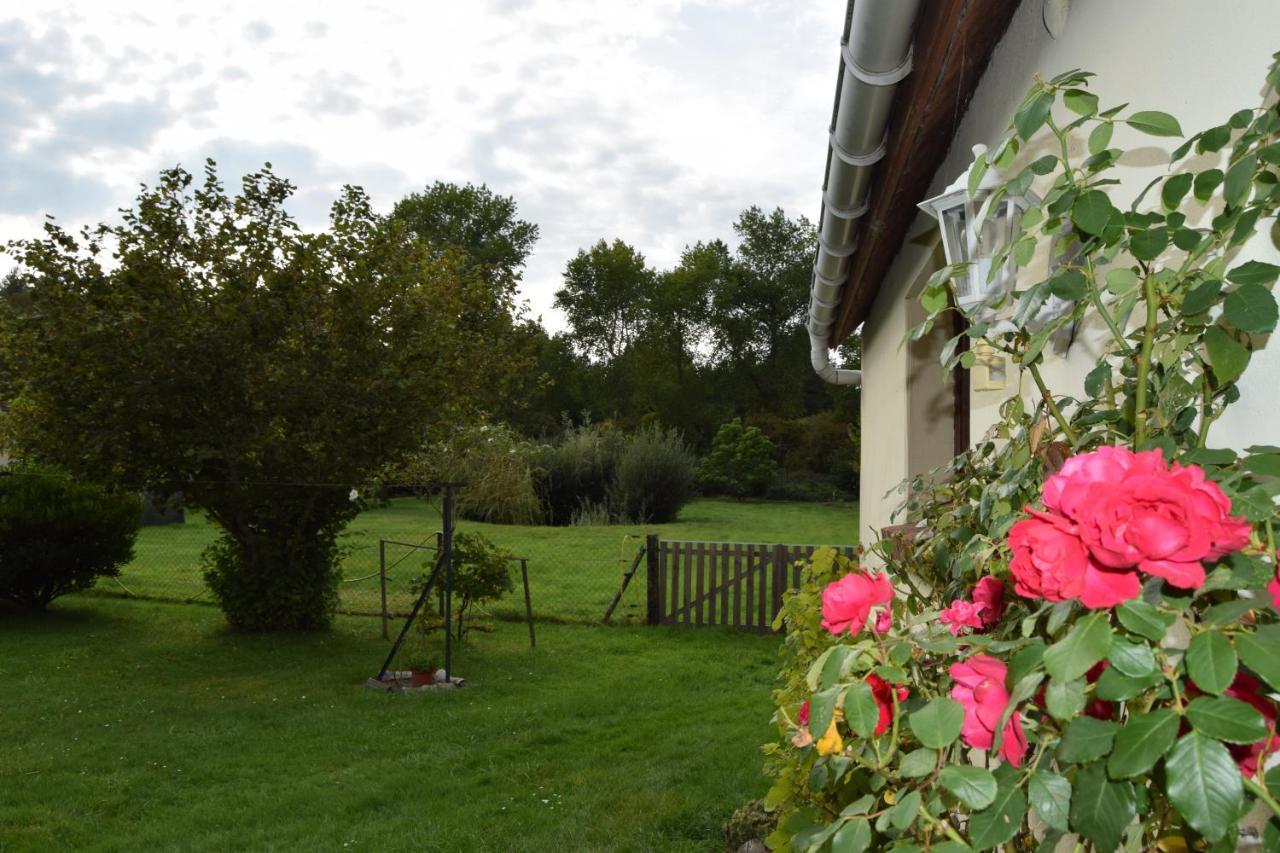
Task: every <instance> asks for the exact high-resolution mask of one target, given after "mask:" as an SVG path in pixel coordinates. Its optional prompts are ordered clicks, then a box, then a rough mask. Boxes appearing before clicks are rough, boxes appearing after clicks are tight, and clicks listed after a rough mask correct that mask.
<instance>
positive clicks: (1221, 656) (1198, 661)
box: [1187, 631, 1238, 693]
mask: <svg viewBox="0 0 1280 853" xmlns="http://www.w3.org/2000/svg"><path fill="white" fill-rule="evenodd" d="M1237 665H1238V663H1237V661H1236V651H1235V649H1233V648H1232V647H1231V641H1230V640H1228V639H1227V638H1226V636H1225V635H1224V634H1219V633H1218V632H1217V631H1205V632H1204V633H1203V634H1196V636H1194V637H1193V638H1192V639H1191V645H1189V646H1188V647H1187V675H1188V676H1190V678H1191V680H1192V681H1194V682H1195V683H1196V687H1199V688H1200V689H1201V690H1203V691H1204V692H1206V693H1221V692H1222V691H1223V690H1226V689H1227V688H1228V687H1230V686H1231V682H1232V680H1233V679H1234V678H1235V677H1236V667H1237Z"/></svg>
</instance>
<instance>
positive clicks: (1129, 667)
mask: <svg viewBox="0 0 1280 853" xmlns="http://www.w3.org/2000/svg"><path fill="white" fill-rule="evenodd" d="M1107 660H1109V661H1111V665H1112V666H1114V667H1115V668H1116V669H1118V670H1119V671H1120V672H1123V673H1124V674H1125V675H1128V676H1131V677H1133V678H1143V677H1145V676H1148V675H1150V674H1151V673H1153V672H1155V671H1156V658H1155V655H1154V654H1152V652H1151V647H1150V646H1148V645H1147V644H1146V643H1130V642H1128V641H1127V640H1119V639H1117V640H1113V641H1112V643H1111V651H1110V652H1108V653H1107Z"/></svg>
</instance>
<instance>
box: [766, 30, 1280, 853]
mask: <svg viewBox="0 0 1280 853" xmlns="http://www.w3.org/2000/svg"><path fill="white" fill-rule="evenodd" d="M1277 60H1278V62H1277V64H1276V65H1274V66H1273V67H1272V68H1271V69H1270V71H1269V74H1268V76H1267V84H1266V85H1267V92H1268V95H1267V100H1266V101H1265V103H1264V106H1263V107H1261V108H1258V109H1251V110H1241V111H1239V112H1236V113H1234V114H1233V115H1231V116H1230V117H1229V119H1228V120H1227V121H1226V122H1224V123H1223V124H1222V125H1220V126H1218V127H1214V128H1210V129H1209V130H1207V131H1204V132H1203V133H1199V134H1196V135H1195V136H1192V137H1191V138H1189V139H1187V140H1186V141H1185V142H1183V143H1182V144H1181V145H1179V146H1178V148H1177V149H1176V150H1175V151H1174V152H1173V157H1172V161H1173V164H1174V165H1173V169H1172V173H1171V174H1170V175H1169V176H1168V177H1166V178H1163V179H1162V180H1161V181H1159V182H1157V184H1156V185H1155V186H1153V187H1151V188H1149V190H1151V192H1144V193H1143V194H1142V195H1141V196H1139V198H1138V199H1137V200H1136V201H1135V202H1133V204H1132V205H1130V206H1129V207H1128V208H1127V209H1124V210H1122V209H1121V208H1119V207H1117V206H1116V205H1115V204H1114V203H1113V202H1112V199H1111V195H1110V194H1111V193H1113V192H1114V191H1115V190H1114V185H1116V184H1117V182H1116V181H1113V180H1111V179H1110V177H1109V175H1108V172H1109V170H1110V169H1111V168H1112V167H1113V166H1114V165H1115V163H1116V162H1117V160H1118V159H1119V157H1120V155H1121V153H1122V152H1121V151H1120V149H1118V148H1112V147H1110V140H1111V131H1112V129H1113V127H1114V125H1116V124H1119V123H1125V124H1127V125H1128V126H1129V127H1132V128H1135V129H1137V130H1139V131H1143V132H1146V133H1151V134H1155V135H1157V136H1181V135H1182V134H1181V129H1180V128H1179V127H1178V124H1177V121H1176V120H1175V119H1174V118H1173V117H1172V116H1168V115H1166V114H1164V113H1155V112H1150V111H1139V112H1127V113H1126V112H1124V109H1125V108H1115V109H1110V110H1103V109H1101V108H1100V105H1099V103H1098V99H1097V98H1096V97H1095V96H1094V95H1092V94H1091V93H1089V92H1088V91H1087V88H1086V86H1087V83H1088V79H1089V76H1090V75H1088V74H1086V73H1084V72H1070V73H1067V74H1064V75H1061V76H1059V77H1057V78H1054V79H1052V80H1048V81H1041V80H1037V82H1036V83H1035V85H1034V86H1033V87H1032V89H1031V90H1030V92H1029V93H1028V95H1027V97H1026V99H1025V100H1024V102H1023V104H1022V106H1021V107H1020V109H1019V112H1018V114H1017V116H1015V119H1014V121H1013V122H1012V124H1011V128H1010V131H1009V133H1008V135H1007V137H1006V138H1005V139H1004V140H1003V141H1002V143H1001V144H1000V145H998V146H995V147H994V148H993V149H992V151H991V152H990V154H988V155H983V156H980V157H979V159H978V161H977V162H976V163H975V167H974V169H973V170H972V179H973V181H974V185H976V182H977V181H979V180H981V177H982V174H983V172H984V171H985V170H987V169H988V168H990V167H992V166H999V167H1000V168H1002V169H1011V168H1012V167H1014V166H1015V165H1016V164H1017V163H1018V162H1019V161H1018V157H1019V152H1021V151H1024V150H1025V149H1028V148H1034V150H1035V151H1036V152H1037V154H1040V152H1043V151H1045V150H1053V151H1056V152H1058V153H1052V154H1043V156H1039V157H1038V159H1034V160H1032V161H1031V162H1030V163H1028V164H1027V165H1026V166H1025V167H1024V168H1022V169H1021V170H1018V171H1015V172H1014V173H1013V177H1011V178H1009V179H1008V180H1006V181H1005V182H1004V183H1003V184H1002V185H1001V187H1000V189H998V190H996V199H995V201H998V200H999V197H1000V196H1001V195H1003V194H1004V193H1013V194H1017V195H1025V194H1026V192H1027V190H1028V189H1030V188H1031V186H1032V183H1033V182H1035V181H1039V182H1040V183H1039V184H1037V193H1038V194H1039V195H1040V196H1041V197H1042V198H1043V201H1040V202H1038V203H1036V204H1034V205H1033V206H1032V207H1031V209H1030V210H1028V211H1027V213H1026V215H1025V216H1024V217H1023V221H1022V226H1023V231H1022V234H1021V235H1020V236H1018V238H1017V239H1016V241H1015V242H1014V243H1013V244H1012V245H1010V246H1008V247H1006V249H1005V250H1004V254H1003V255H1002V256H1001V257H997V258H996V259H995V263H993V264H992V268H993V269H999V268H1001V267H1002V266H1004V265H1005V263H1006V262H1007V263H1008V264H1011V265H1013V266H1014V267H1016V268H1018V269H1020V270H1022V272H1021V274H1020V275H1019V276H1018V283H1017V285H1016V287H1015V288H1014V289H1013V290H1012V292H1009V293H1005V294H998V293H997V294H996V295H993V296H992V297H991V299H990V300H989V302H988V303H987V304H984V305H982V306H979V308H977V309H975V310H973V311H971V312H967V313H966V315H965V317H964V320H965V324H964V329H965V331H964V332H963V333H962V335H964V336H968V337H971V338H974V339H982V340H984V341H985V342H986V343H988V344H989V345H991V346H993V347H995V348H996V349H998V350H1001V351H1003V353H1004V354H1005V355H1006V357H1007V358H1009V359H1010V360H1011V361H1012V362H1013V363H1014V364H1015V365H1017V366H1018V368H1019V369H1020V370H1021V371H1022V374H1023V376H1024V377H1026V378H1027V379H1028V381H1029V384H1030V385H1031V386H1033V387H1034V388H1035V394H1033V395H1029V396H1028V397H1027V398H1024V397H1023V396H1022V395H1015V396H1013V397H1011V398H1010V399H1009V400H1007V401H1006V402H1005V403H1004V405H1003V407H1002V408H1001V413H1000V420H999V422H998V423H997V424H996V426H995V427H994V428H993V430H992V432H991V434H989V435H988V436H986V437H985V438H984V439H983V440H982V441H981V442H979V443H978V445H977V446H975V447H974V448H973V449H971V450H970V451H968V452H967V453H965V454H963V455H962V456H959V457H957V458H956V459H954V460H953V461H952V462H950V463H949V464H948V465H946V466H944V468H943V469H941V470H939V471H935V472H932V473H931V474H930V475H928V476H921V477H918V478H916V479H915V480H913V481H912V482H910V483H909V484H907V488H906V489H905V493H906V494H908V495H909V497H908V499H907V500H906V502H905V503H904V506H903V508H902V512H903V514H904V515H905V522H906V525H905V526H904V527H903V528H899V529H906V530H909V531H910V532H909V534H905V535H903V534H899V535H897V536H895V537H890V538H885V539H881V540H880V541H878V542H875V543H873V544H872V545H871V546H870V551H871V552H872V554H871V556H872V557H873V558H874V560H875V561H878V562H879V563H882V564H883V565H884V567H885V571H883V572H881V571H879V570H871V569H868V568H865V567H864V566H863V565H860V563H861V562H863V561H857V562H855V561H851V560H848V559H846V558H843V557H840V556H838V555H836V554H835V553H834V552H832V551H830V550H819V551H818V552H816V553H815V554H814V555H813V558H812V560H811V561H810V562H809V564H808V565H806V566H804V567H803V572H802V584H801V586H800V588H799V589H797V590H795V591H793V592H791V593H788V594H787V596H786V598H785V600H784V604H783V609H782V612H781V614H780V615H779V619H778V625H779V627H783V626H785V628H786V629H787V636H786V641H785V644H784V657H785V661H786V662H785V665H784V668H783V672H782V679H781V684H780V686H779V687H778V689H777V691H776V694H775V696H776V699H777V713H776V715H775V721H776V722H777V725H778V731H779V738H778V739H777V741H776V742H774V743H770V744H767V745H766V747H765V750H766V752H767V753H768V755H769V758H768V770H769V772H770V774H771V775H772V777H773V786H772V789H771V791H770V793H769V795H768V797H767V799H766V804H767V806H768V807H769V808H770V809H772V810H774V811H775V812H776V813H777V814H778V817H779V822H778V828H777V830H776V832H774V834H773V835H771V836H770V837H769V839H768V843H769V844H770V846H771V847H772V848H773V849H775V850H794V851H827V850H830V851H833V853H843V851H854V853H857V851H863V850H871V849H874V850H898V851H923V850H930V851H948V853H954V852H955V851H965V850H987V849H1003V850H1016V851H1030V850H1044V851H1050V850H1055V849H1074V850H1077V851H1083V850H1093V851H1112V850H1116V849H1121V848H1123V849H1124V850H1126V851H1146V850H1157V849H1158V850H1165V851H1169V850H1212V851H1227V850H1234V849H1236V846H1237V843H1238V842H1239V840H1240V838H1241V832H1242V831H1250V832H1251V831H1254V830H1257V831H1259V832H1260V833H1261V835H1260V839H1259V841H1260V843H1261V845H1262V847H1263V849H1264V850H1267V851H1271V853H1276V851H1280V766H1277V765H1278V764H1280V760H1278V758H1277V757H1278V756H1280V734H1278V733H1277V718H1278V717H1280V702H1278V701H1277V697H1278V696H1280V621H1278V617H1280V568H1278V567H1277V542H1276V536H1275V531H1276V527H1277V524H1280V513H1277V509H1276V504H1275V500H1274V499H1275V497H1276V496H1277V495H1280V448H1277V447H1267V446H1256V447H1251V448H1248V449H1247V450H1244V451H1243V452H1238V451H1234V450H1227V449H1221V448H1213V447H1212V446H1211V444H1210V441H1209V438H1210V432H1211V428H1212V426H1213V423H1214V422H1215V421H1216V420H1217V419H1218V418H1219V417H1220V416H1221V414H1222V412H1223V411H1224V410H1225V409H1226V407H1228V406H1229V405H1231V404H1232V403H1233V402H1235V401H1236V400H1237V399H1238V398H1239V396H1240V392H1239V389H1238V386H1237V382H1238V380H1239V378H1240V376H1241V375H1242V374H1243V372H1244V370H1245V368H1246V367H1247V365H1248V362H1249V360H1250V357H1251V354H1252V353H1253V352H1254V351H1255V350H1256V349H1257V348H1259V347H1261V346H1263V345H1264V344H1265V343H1266V336H1267V335H1268V334H1270V333H1271V332H1272V331H1273V330H1274V328H1275V326H1276V323H1277V318H1278V317H1280V311H1278V310H1277V306H1276V301H1275V299H1274V297H1273V296H1272V294H1271V288H1272V286H1273V285H1274V283H1275V282H1276V280H1277V278H1280V267H1277V266H1275V265H1273V264H1270V263H1266V262H1263V261H1258V260H1248V261H1244V262H1240V261H1239V260H1238V259H1237V258H1236V255H1237V254H1238V253H1239V250H1240V247H1241V246H1242V245H1243V244H1244V243H1245V242H1246V241H1248V240H1249V239H1250V238H1251V237H1254V236H1255V235H1258V238H1259V239H1265V237H1266V236H1267V235H1268V234H1270V235H1271V237H1272V239H1273V242H1276V243H1277V245H1280V223H1277V221H1276V214H1277V210H1278V209H1280V110H1278V109H1277V107H1276V100H1277V98H1276V96H1277V94H1278V92H1277V89H1280V55H1278V56H1277ZM1042 128H1044V129H1046V133H1047V135H1048V137H1049V139H1048V141H1049V143H1050V145H1049V146H1048V147H1047V148H1046V147H1045V146H1043V145H1039V144H1036V145H1034V146H1033V145H1031V144H1030V143H1029V140H1030V138H1031V137H1032V136H1033V135H1034V134H1036V133H1037V132H1038V131H1040V130H1041V129H1042ZM1077 135H1079V136H1083V137H1084V138H1085V140H1086V142H1085V145H1084V147H1085V149H1086V150H1087V152H1088V153H1087V155H1083V156H1073V154H1072V152H1073V151H1078V150H1079V148H1078V147H1076V148H1073V146H1072V141H1073V139H1074V138H1075V137H1076V136H1077ZM1037 143H1038V140H1037ZM1193 152H1194V155H1195V156H1194V157H1191V156H1190V155H1191V154H1192V153H1193ZM1215 157H1216V159H1217V162H1216V163H1215V162H1214V160H1215ZM1024 159H1029V158H1024ZM1148 197H1150V200H1147V199H1148ZM995 201H993V202H992V204H994V203H995ZM1183 208H1187V209H1188V210H1189V212H1184V210H1183ZM1041 248H1047V249H1048V250H1049V252H1048V254H1050V255H1051V256H1052V257H1056V258H1059V260H1058V261H1057V262H1055V263H1053V264H1050V265H1048V272H1047V273H1046V274H1045V275H1044V276H1043V277H1039V276H1036V275H1033V274H1032V272H1031V271H1032V269H1033V264H1032V261H1033V259H1034V258H1036V257H1037V256H1040V257H1043V255H1044V254H1045V253H1044V252H1038V251H1037V250H1038V249H1041ZM962 271H963V268H962V267H948V268H945V269H943V270H940V271H939V273H938V274H937V275H935V276H934V277H933V278H932V279H931V280H930V282H929V283H928V285H927V286H926V288H925V290H924V293H923V295H922V297H921V301H922V304H923V305H924V307H925V310H926V313H927V315H928V316H927V319H926V320H925V321H924V322H923V323H922V324H921V325H920V326H919V327H917V328H916V329H915V330H913V332H912V334H913V335H916V336H918V335H922V334H925V333H927V332H928V331H929V330H930V329H932V328H933V327H934V325H936V324H939V323H943V322H945V323H946V324H947V325H950V323H951V318H948V317H943V316H942V315H944V314H947V313H951V312H955V311H957V310H959V309H957V308H955V307H954V306H955V302H954V301H953V300H952V299H951V294H950V292H949V288H950V279H951V278H952V277H954V276H955V275H957V274H959V273H960V272H962ZM1050 297H1057V298H1058V299H1059V300H1060V301H1061V304H1062V305H1063V308H1062V310H1060V311H1058V312H1056V314H1055V313H1054V312H1044V311H1042V310H1041V309H1042V307H1044V306H1045V305H1046V303H1047V302H1048V300H1049V299H1050ZM1046 317H1047V319H1046ZM1078 327H1080V328H1087V329H1090V330H1093V331H1100V333H1101V334H1100V336H1099V337H1100V340H1101V341H1102V345H1101V347H1100V352H1101V356H1100V357H1099V359H1098V361H1097V364H1096V367H1095V368H1094V370H1093V371H1092V372H1090V373H1089V374H1088V377H1087V378H1086V380H1085V383H1084V385H1085V394H1084V395H1079V394H1078V393H1077V394H1076V395H1074V396H1066V395H1061V394H1054V393H1053V392H1052V391H1051V390H1050V389H1049V388H1048V387H1047V385H1046V384H1045V382H1044V378H1043V376H1042V375H1041V373H1040V366H1041V364H1042V363H1043V360H1044V353H1045V351H1046V349H1047V348H1049V347H1050V346H1053V345H1055V344H1054V343H1053V342H1054V341H1055V340H1058V339H1059V337H1060V333H1062V332H1064V331H1065V330H1068V328H1070V329H1075V328H1078ZM1073 337H1074V336H1073ZM958 342H959V341H958V338H957V339H956V340H953V341H952V343H951V344H949V345H948V346H947V347H945V348H944V356H943V361H944V366H945V367H946V368H948V369H954V368H955V367H957V366H961V367H968V366H971V364H972V359H973V356H972V354H971V353H969V352H966V348H964V347H960V346H958V345H957V344H958ZM872 561H873V560H872V559H868V560H866V561H865V562H866V563H871V562H872ZM864 628H867V629H868V630H863V629H864ZM1242 827H1248V828H1249V829H1247V830H1242ZM1059 845H1066V846H1065V847H1062V848H1059Z"/></svg>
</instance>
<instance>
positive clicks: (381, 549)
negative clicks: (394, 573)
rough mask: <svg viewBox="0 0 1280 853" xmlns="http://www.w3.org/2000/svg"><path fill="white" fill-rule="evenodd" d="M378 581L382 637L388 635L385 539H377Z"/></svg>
mask: <svg viewBox="0 0 1280 853" xmlns="http://www.w3.org/2000/svg"><path fill="white" fill-rule="evenodd" d="M378 582H379V584H381V586H382V639H384V640H385V639H387V638H388V637H389V636H390V633H389V629H388V628H387V622H388V619H389V617H388V614H387V540H385V539H379V540H378Z"/></svg>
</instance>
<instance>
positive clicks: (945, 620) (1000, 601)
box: [938, 577, 1004, 637]
mask: <svg viewBox="0 0 1280 853" xmlns="http://www.w3.org/2000/svg"><path fill="white" fill-rule="evenodd" d="M1003 615H1004V584H1003V583H1001V582H1000V581H998V580H996V579H995V578H992V577H985V578H983V579H982V580H980V581H978V585H977V586H975V587H974V588H973V601H965V600H964V599H962V598H957V599H955V600H954V601H952V602H951V606H950V607H947V608H944V609H943V611H942V613H940V614H939V615H938V621H940V622H942V624H944V625H949V626H950V631H951V633H952V634H954V635H955V636H957V637H958V636H960V634H962V633H964V629H965V628H972V629H973V630H975V631H986V630H989V629H990V628H991V627H992V626H993V625H995V624H996V623H997V622H999V621H1000V617H1001V616H1003Z"/></svg>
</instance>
